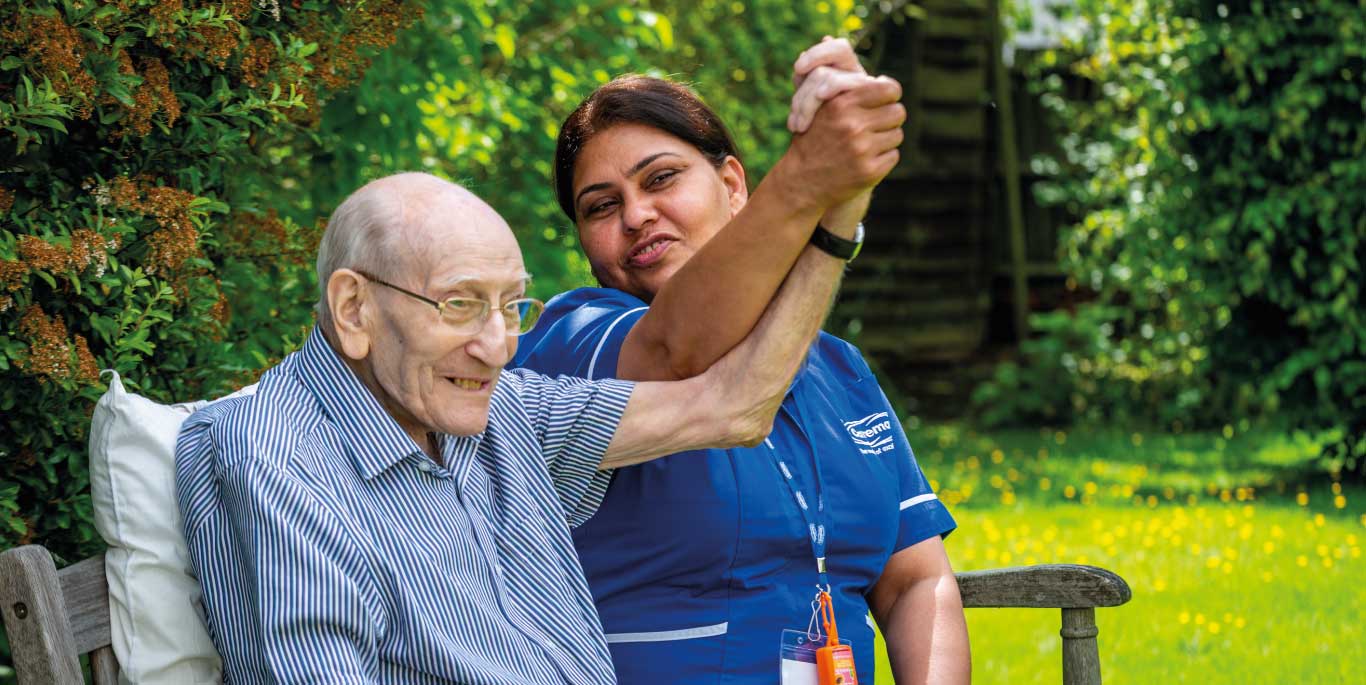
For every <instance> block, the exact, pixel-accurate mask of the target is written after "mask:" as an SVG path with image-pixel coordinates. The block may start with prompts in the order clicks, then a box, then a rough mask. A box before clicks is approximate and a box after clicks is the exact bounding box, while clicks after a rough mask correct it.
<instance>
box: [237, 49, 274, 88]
mask: <svg viewBox="0 0 1366 685" xmlns="http://www.w3.org/2000/svg"><path fill="white" fill-rule="evenodd" d="M274 61H275V46H274V45H272V44H271V42H270V41H268V40H266V39H265V38H257V39H256V40H253V41H252V42H251V43H250V44H248V45H247V46H246V47H244V48H242V64H241V69H242V82H243V83H245V84H247V85H248V86H251V87H252V88H256V87H258V86H260V85H261V84H262V83H263V81H264V77H265V75H266V73H267V72H269V71H270V65H271V64H272V63H274Z"/></svg>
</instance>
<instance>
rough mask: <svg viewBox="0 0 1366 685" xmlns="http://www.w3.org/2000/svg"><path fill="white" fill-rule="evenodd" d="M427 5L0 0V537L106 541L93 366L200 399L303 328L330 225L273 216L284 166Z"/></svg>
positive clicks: (59, 549)
mask: <svg viewBox="0 0 1366 685" xmlns="http://www.w3.org/2000/svg"><path fill="white" fill-rule="evenodd" d="M415 18H416V15H415V12H414V10H413V9H411V8H409V7H407V6H405V5H404V4H403V3H398V2H376V1H370V2H365V3H349V2H348V3H340V4H335V3H324V2H302V3H292V4H291V3H286V4H285V5H283V6H281V5H278V4H276V3H255V4H253V3H252V2H251V1H250V0H228V1H227V2H215V3H204V4H202V5H200V6H187V5H184V4H182V3H181V2H122V3H114V4H110V3H96V2H86V3H79V2H37V3H4V4H3V5H0V26H3V27H4V28H0V149H3V151H4V152H3V155H4V156H3V159H4V161H3V163H0V216H3V219H0V333H3V336H2V337H0V411H3V414H4V418H3V419H2V420H0V422H2V423H3V430H2V431H0V433H2V434H3V438H0V460H3V462H4V464H5V469H4V475H3V476H0V546H3V547H8V546H11V545H14V544H20V543H24V542H28V541H30V540H40V541H42V542H43V543H45V544H47V545H48V546H49V547H50V548H51V549H53V550H54V551H55V552H56V553H57V554H59V555H62V556H65V557H67V558H71V557H74V556H77V555H83V554H87V553H90V552H92V551H94V550H95V549H97V548H98V542H97V538H96V536H95V533H94V530H93V528H92V526H91V507H90V499H89V493H88V487H87V486H88V482H89V479H88V477H87V473H86V459H85V440H86V427H87V425H88V423H89V416H90V411H91V408H92V406H93V405H92V403H93V401H94V400H95V399H96V398H97V397H98V396H99V395H100V393H101V392H102V391H103V389H104V385H103V383H102V381H101V380H100V378H99V369H102V368H114V369H118V370H120V371H122V372H124V373H125V374H127V378H128V381H129V382H131V383H132V384H133V385H134V386H135V387H136V388H137V389H138V390H139V391H141V392H144V393H146V394H148V395H151V396H153V397H157V398H161V399H171V398H180V399H183V398H193V397H202V396H206V395H212V394H215V393H219V392H221V391H223V390H225V389H227V388H230V387H232V386H234V385H239V384H241V383H242V382H243V381H244V380H245V379H247V378H249V377H250V376H251V375H252V373H253V372H254V371H255V370H256V369H259V368H261V367H262V366H264V365H265V364H266V363H267V362H268V361H270V360H271V359H274V358H278V357H279V356H280V355H281V354H282V353H283V352H284V351H285V350H287V349H288V348H289V347H290V345H291V343H297V341H298V340H299V337H300V334H301V331H302V330H303V329H304V328H305V327H306V326H307V325H308V324H309V320H310V318H309V313H308V306H307V303H308V302H310V301H311V300H312V299H313V297H314V292H313V286H312V283H311V281H310V280H309V267H310V263H311V257H312V252H313V246H314V241H315V240H316V238H317V230H316V226H315V224H314V223H313V222H311V221H310V222H309V223H308V224H304V225H300V224H297V223H294V222H292V221H289V220H284V219H281V218H280V217H279V215H278V214H277V213H276V211H275V208H276V207H288V206H289V205H290V203H291V198H290V197H289V195H288V194H280V195H273V194H274V192H275V186H276V180H277V179H278V178H279V177H280V176H281V172H280V169H281V168H289V167H291V166H293V167H298V166H301V165H305V164H306V163H307V160H308V155H309V154H310V152H311V151H312V149H313V145H314V144H313V141H314V140H315V139H316V134H315V133H314V132H313V130H312V129H313V127H314V126H315V125H316V118H317V106H318V103H320V102H322V101H324V100H326V99H327V98H328V97H329V96H330V95H331V93H333V92H335V91H336V90H338V89H341V88H344V87H346V86H348V85H349V84H351V83H353V82H355V80H356V79H357V78H358V77H359V76H360V75H361V73H362V72H363V71H364V69H365V68H366V66H367V64H368V61H369V57H368V55H371V54H373V53H374V52H376V51H377V50H378V49H380V48H383V47H384V46H386V45H388V44H389V43H391V42H392V41H393V39H394V36H395V34H396V32H397V30H398V29H399V28H400V27H402V26H404V25H406V24H408V23H411V22H412V21H413V20H414V19H415ZM272 195H273V196H272Z"/></svg>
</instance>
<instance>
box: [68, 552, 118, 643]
mask: <svg viewBox="0 0 1366 685" xmlns="http://www.w3.org/2000/svg"><path fill="white" fill-rule="evenodd" d="M57 577H58V578H59V579H60V580H61V583H62V599H63V600H64V601H65V603H66V616H67V621H68V622H69V623H70V624H71V636H72V638H74V639H75V641H76V651H77V652H80V653H81V654H85V653H86V652H93V651H95V650H96V649H99V648H100V647H107V646H108V645H109V642H110V636H109V583H108V582H107V581H106V580H105V579H104V555H103V554H100V555H97V556H93V557H91V558H89V559H86V560H84V561H81V562H78V563H75V564H72V565H70V566H68V567H66V568H64V569H62V570H60V571H58V572H57Z"/></svg>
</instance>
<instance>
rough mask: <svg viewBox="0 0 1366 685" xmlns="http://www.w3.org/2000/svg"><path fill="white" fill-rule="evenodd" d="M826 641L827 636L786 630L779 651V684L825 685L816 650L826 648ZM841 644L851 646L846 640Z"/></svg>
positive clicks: (842, 640) (841, 641)
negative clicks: (822, 681)
mask: <svg viewBox="0 0 1366 685" xmlns="http://www.w3.org/2000/svg"><path fill="white" fill-rule="evenodd" d="M826 639H827V636H826V635H814V636H813V635H810V634H808V633H807V631H805V630H784V631H783V635H782V642H781V643H780V644H779V650H778V664H779V667H780V671H779V673H780V675H781V678H780V679H779V682H780V683H782V685H823V684H822V683H821V682H820V671H819V670H818V669H817V666H816V650H818V649H820V648H822V647H824V646H826ZM839 643H840V644H842V645H845V646H848V645H849V641H848V640H844V639H841V640H840V641H839ZM839 685H842V684H839Z"/></svg>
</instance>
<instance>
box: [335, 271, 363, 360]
mask: <svg viewBox="0 0 1366 685" xmlns="http://www.w3.org/2000/svg"><path fill="white" fill-rule="evenodd" d="M364 278H365V277H364V276H361V275H360V274H358V273H356V272H354V271H352V270H350V269H337V270H336V271H333V272H332V275H331V276H330V277H329V278H328V279H327V308H328V312H329V313H330V314H331V315H332V329H333V332H334V333H335V334H336V336H337V344H338V346H340V347H341V350H339V351H340V352H341V353H342V354H344V355H346V356H347V357H348V358H350V359H354V360H357V361H359V360H361V359H364V358H365V357H366V356H367V355H369V354H370V342H371V340H370V326H368V325H367V322H366V317H367V314H369V311H368V310H369V307H370V306H371V305H370V302H369V298H368V295H369V293H368V292H367V290H366V288H365V280H364Z"/></svg>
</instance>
